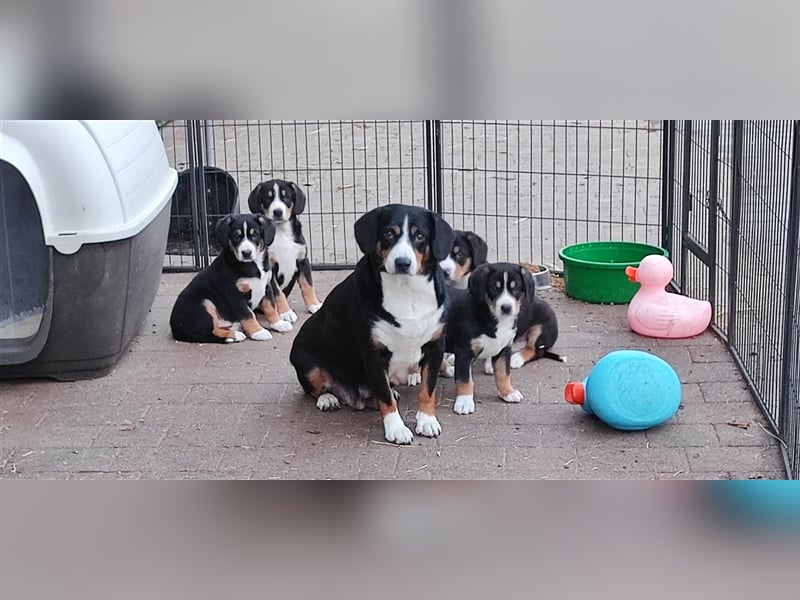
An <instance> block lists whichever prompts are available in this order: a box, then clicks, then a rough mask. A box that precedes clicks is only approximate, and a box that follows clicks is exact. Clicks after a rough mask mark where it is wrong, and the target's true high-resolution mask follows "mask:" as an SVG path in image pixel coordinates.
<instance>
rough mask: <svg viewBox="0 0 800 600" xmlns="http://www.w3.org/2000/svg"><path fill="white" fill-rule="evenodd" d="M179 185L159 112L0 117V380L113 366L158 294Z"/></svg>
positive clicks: (71, 375)
mask: <svg viewBox="0 0 800 600" xmlns="http://www.w3.org/2000/svg"><path fill="white" fill-rule="evenodd" d="M176 183H177V173H176V172H175V170H174V169H172V168H171V167H170V166H169V164H168V163H167V157H166V153H165V151H164V146H163V143H162V141H161V137H160V136H159V132H158V129H157V127H156V125H155V122H153V121H0V377H20V376H49V377H54V378H58V379H78V378H82V377H93V376H99V375H102V374H104V373H106V372H108V371H109V370H110V369H111V368H112V367H113V366H114V364H116V361H117V359H118V358H119V357H120V356H121V355H122V353H123V352H124V351H125V350H126V349H127V347H128V345H129V344H130V342H131V340H132V339H133V337H134V336H135V335H136V333H137V331H138V330H139V328H140V327H141V325H142V323H143V321H144V318H145V317H146V315H147V312H148V311H149V309H150V307H151V305H152V303H153V299H154V298H155V294H156V291H157V288H158V282H159V279H160V274H161V269H162V266H163V260H164V251H165V248H166V240H167V230H168V227H169V213H170V207H169V204H170V199H171V197H172V193H173V191H174V189H175V185H176Z"/></svg>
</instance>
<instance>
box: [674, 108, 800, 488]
mask: <svg viewBox="0 0 800 600" xmlns="http://www.w3.org/2000/svg"><path fill="white" fill-rule="evenodd" d="M664 142H665V144H664V154H665V164H666V169H665V174H664V202H663V203H662V207H663V210H664V215H663V217H662V222H663V224H664V237H663V240H662V244H663V245H664V247H666V248H667V249H668V250H670V254H671V256H672V259H673V264H674V266H675V285H676V287H677V289H678V290H680V291H683V292H684V293H686V294H687V295H690V296H693V297H696V298H708V299H709V300H710V301H711V302H712V303H713V305H714V321H713V323H712V325H713V327H714V329H715V330H716V331H717V333H718V334H719V335H720V336H721V337H722V339H723V340H725V342H726V343H727V345H728V349H729V350H730V352H731V355H732V356H733V358H734V360H735V361H736V363H737V364H738V366H739V368H740V370H741V371H742V373H743V374H744V376H745V379H746V381H747V383H748V385H749V386H750V389H751V391H752V392H753V395H754V396H755V398H756V400H757V401H758V403H759V405H760V406H761V408H762V410H763V412H764V414H765V415H766V416H767V418H768V419H769V421H770V423H771V424H772V426H773V428H774V431H775V432H777V436H778V437H779V438H780V440H781V443H782V444H783V449H784V452H785V453H784V457H785V459H786V466H787V472H788V473H790V474H791V475H792V476H793V477H794V478H798V477H800V311H799V309H798V295H800V279H799V278H798V261H800V254H798V240H799V239H800V197H798V194H800V121H668V122H666V123H665V134H664Z"/></svg>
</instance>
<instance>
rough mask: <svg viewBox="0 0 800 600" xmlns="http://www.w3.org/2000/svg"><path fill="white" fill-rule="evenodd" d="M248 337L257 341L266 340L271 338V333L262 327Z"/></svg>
mask: <svg viewBox="0 0 800 600" xmlns="http://www.w3.org/2000/svg"><path fill="white" fill-rule="evenodd" d="M250 339H251V340H256V341H257V342H266V341H267V340H271V339H272V334H271V333H270V332H269V331H267V330H266V329H262V330H261V331H256V332H255V333H254V334H253V335H251V336H250Z"/></svg>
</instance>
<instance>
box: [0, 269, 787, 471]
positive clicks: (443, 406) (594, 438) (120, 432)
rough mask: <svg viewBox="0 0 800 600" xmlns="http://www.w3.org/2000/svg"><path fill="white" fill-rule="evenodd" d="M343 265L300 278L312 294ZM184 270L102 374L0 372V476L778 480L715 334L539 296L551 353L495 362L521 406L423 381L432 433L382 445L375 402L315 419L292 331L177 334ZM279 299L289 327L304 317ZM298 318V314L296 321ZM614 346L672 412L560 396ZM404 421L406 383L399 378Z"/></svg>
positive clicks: (482, 379)
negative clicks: (430, 392)
mask: <svg viewBox="0 0 800 600" xmlns="http://www.w3.org/2000/svg"><path fill="white" fill-rule="evenodd" d="M345 275H346V273H345V272H341V271H340V272H321V273H318V274H317V277H316V279H317V282H318V285H317V287H318V290H319V292H320V296H321V297H323V298H324V296H325V294H326V292H327V291H328V290H329V289H330V288H331V286H332V285H333V284H334V283H335V282H337V281H340V280H341V279H343V278H344V277H345ZM190 277H191V276H190V275H164V276H163V277H162V281H161V285H160V289H159V293H158V297H157V298H156V301H155V303H154V306H153V309H152V311H151V312H150V315H149V318H148V320H147V322H146V323H145V325H144V327H143V328H142V331H141V333H140V335H139V336H138V338H137V339H136V340H135V341H134V343H133V344H132V346H131V348H130V351H129V352H128V353H127V355H126V356H125V357H124V358H123V359H122V360H121V362H120V363H119V364H118V366H117V367H116V369H115V370H114V372H113V373H112V374H110V375H109V376H107V377H104V378H100V379H96V380H92V381H80V382H73V383H58V382H51V381H19V382H0V477H4V478H70V479H76V478H77V479H84V478H87V479H92V478H106V479H118V478H121V479H127V478H130V479H139V478H142V479H145V478H146V479H150V478H175V479H177V478H198V479H199V478H203V479H205V478H237V479H246V478H253V479H284V478H285V479H310V478H352V479H377V478H381V479H451V478H452V479H455V478H460V479H463V478H467V479H720V478H722V479H728V478H736V479H740V478H744V479H746V478H762V477H763V478H783V477H784V471H783V462H782V459H781V455H780V449H779V446H778V442H777V441H776V440H775V439H774V438H773V437H772V436H771V435H769V434H768V433H767V431H766V427H767V426H766V421H765V420H764V418H763V417H762V416H761V414H760V412H759V410H758V408H757V407H756V405H755V403H754V402H753V400H752V399H751V397H750V394H749V393H748V391H747V389H746V387H745V385H744V383H743V381H742V378H741V377H740V375H739V373H738V372H737V370H736V368H735V366H734V364H733V362H732V361H731V359H730V357H729V356H728V354H727V352H726V350H725V348H724V346H723V345H722V344H721V343H720V342H719V340H718V339H717V338H716V337H715V336H714V335H713V334H711V333H706V334H704V335H702V336H700V337H698V338H696V339H691V340H651V339H646V338H642V337H639V336H637V335H635V334H633V333H632V332H630V331H629V330H628V327H627V323H626V319H625V310H626V308H625V307H624V306H598V305H589V304H584V303H582V302H578V301H575V300H571V299H569V298H567V297H566V296H565V295H564V294H563V293H561V292H559V291H557V290H555V289H554V290H549V291H546V292H543V297H545V298H546V299H547V300H549V301H550V302H551V303H552V304H553V306H554V308H555V309H556V312H557V314H558V315H559V319H560V327H561V336H560V339H559V341H558V344H557V345H556V350H557V351H558V352H560V353H561V354H564V355H567V356H568V357H569V363H568V364H567V365H564V364H561V363H558V362H554V361H549V360H544V361H540V362H538V363H533V364H529V365H526V366H525V367H523V368H522V369H521V370H518V371H514V372H513V374H512V377H513V380H514V382H515V385H516V387H517V388H518V389H520V390H521V391H522V392H523V393H524V394H525V399H524V400H523V402H522V403H521V404H516V405H509V404H505V403H504V402H503V401H502V400H500V399H499V398H497V396H496V395H495V393H494V391H493V379H492V378H491V377H487V376H485V375H483V374H482V373H480V372H477V370H476V375H475V378H476V384H477V385H476V400H477V411H476V412H475V414H472V415H469V416H459V415H456V414H454V413H453V412H452V403H453V397H454V385H453V381H452V380H447V379H445V380H440V385H439V395H438V398H439V407H438V416H439V419H440V421H441V423H442V426H443V433H442V435H441V436H440V437H439V438H438V439H427V438H422V437H420V436H417V437H415V439H414V442H413V444H412V445H411V446H406V447H398V446H395V445H393V444H388V443H386V442H385V441H384V439H383V432H382V427H381V421H380V417H379V415H378V413H377V412H374V411H364V412H360V413H358V412H354V411H352V410H350V409H348V408H344V409H342V410H340V411H338V412H336V413H332V414H324V413H321V412H320V411H318V410H317V409H316V407H315V406H314V403H313V402H312V401H311V399H310V398H308V397H307V396H304V395H303V393H302V390H301V388H300V386H299V384H298V383H297V380H296V378H295V375H294V371H293V369H292V368H291V366H290V365H289V362H288V352H289V348H290V346H291V343H292V337H293V334H292V333H291V332H290V333H287V334H283V335H281V334H275V337H274V339H273V340H272V341H270V342H253V341H250V340H248V341H245V342H243V343H241V344H233V345H209V344H197V345H190V344H184V343H179V342H175V341H174V340H172V338H171V336H170V333H169V326H168V320H169V313H170V310H171V307H172V303H173V301H174V298H175V296H176V295H177V293H178V292H179V291H180V290H181V289H182V287H183V286H184V285H185V284H186V282H187V281H188V280H189V279H190ZM293 304H294V306H295V309H296V310H297V312H298V314H300V318H301V322H302V321H303V320H305V318H307V313H305V311H304V310H303V309H302V308H301V302H300V300H299V297H298V298H293ZM300 324H301V323H298V325H300ZM619 348H638V349H642V350H647V351H650V352H653V353H654V354H656V355H658V356H660V357H662V358H664V359H665V360H667V361H668V362H670V364H672V366H673V367H674V368H675V369H676V371H677V372H678V374H679V376H680V378H681V381H682V382H683V400H682V406H681V408H680V410H679V411H678V414H677V415H676V417H675V418H673V419H672V420H671V421H670V422H668V423H667V424H665V425H663V426H661V427H658V428H656V429H653V430H650V431H647V432H633V433H623V432H619V431H615V430H612V429H610V428H608V427H606V426H604V425H602V424H600V423H599V422H597V421H596V420H595V419H594V418H592V417H589V416H587V415H585V414H584V413H583V411H582V410H581V409H580V408H578V407H573V406H570V405H568V404H566V403H565V402H564V400H563V388H564V384H565V383H566V382H567V381H569V380H578V379H582V378H583V377H585V376H586V375H587V374H588V372H589V370H590V369H591V367H592V365H593V364H594V362H595V361H597V360H598V359H599V358H600V357H602V356H603V355H604V354H606V353H607V352H609V351H611V350H614V349H619ZM401 394H402V399H401V412H402V413H403V415H404V417H405V419H406V421H407V422H409V423H413V419H414V413H415V409H414V406H415V397H416V394H415V391H414V390H412V389H410V388H403V389H402V390H401Z"/></svg>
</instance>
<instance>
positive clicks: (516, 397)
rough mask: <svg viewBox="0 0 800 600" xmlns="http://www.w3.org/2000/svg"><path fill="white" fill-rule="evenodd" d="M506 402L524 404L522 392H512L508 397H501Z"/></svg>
mask: <svg viewBox="0 0 800 600" xmlns="http://www.w3.org/2000/svg"><path fill="white" fill-rule="evenodd" d="M500 397H501V398H502V399H503V400H505V401H506V402H522V398H523V396H522V392H520V391H519V390H512V392H511V393H510V394H508V395H506V396H500Z"/></svg>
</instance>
